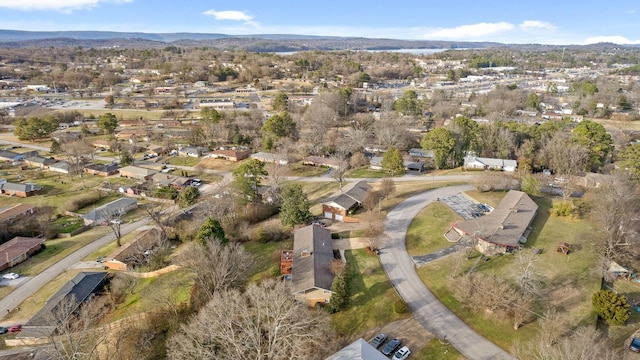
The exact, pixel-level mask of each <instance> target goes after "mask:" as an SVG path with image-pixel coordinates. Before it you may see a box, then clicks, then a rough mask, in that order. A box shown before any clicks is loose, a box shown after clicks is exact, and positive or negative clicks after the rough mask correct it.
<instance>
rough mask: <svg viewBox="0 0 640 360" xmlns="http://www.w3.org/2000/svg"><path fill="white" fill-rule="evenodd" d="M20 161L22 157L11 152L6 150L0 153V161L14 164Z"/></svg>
mask: <svg viewBox="0 0 640 360" xmlns="http://www.w3.org/2000/svg"><path fill="white" fill-rule="evenodd" d="M22 159H24V157H23V156H21V155H20V154H18V153H15V152H13V151H8V150H2V151H0V161H5V162H14V161H18V160H22Z"/></svg>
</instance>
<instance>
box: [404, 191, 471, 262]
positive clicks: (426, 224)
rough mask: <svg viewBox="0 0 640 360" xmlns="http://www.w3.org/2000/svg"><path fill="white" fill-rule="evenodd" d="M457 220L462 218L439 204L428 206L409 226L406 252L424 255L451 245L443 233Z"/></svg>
mask: <svg viewBox="0 0 640 360" xmlns="http://www.w3.org/2000/svg"><path fill="white" fill-rule="evenodd" d="M458 220H462V217H460V215H458V214H456V213H455V212H454V211H453V210H451V208H449V207H448V206H447V205H445V204H443V203H440V202H434V203H431V204H429V205H428V206H427V207H425V208H424V209H422V211H420V212H419V213H418V215H417V216H416V217H415V218H414V219H413V221H412V222H411V225H410V226H409V230H408V231H407V237H406V245H407V251H408V252H409V254H411V255H425V254H430V253H432V252H434V251H437V250H440V249H444V248H446V247H449V246H451V245H453V243H450V242H449V241H447V239H445V238H444V235H443V233H444V231H446V230H447V229H448V228H449V226H450V225H451V224H452V223H454V222H456V221H458ZM442 229H445V230H444V231H443V230H442Z"/></svg>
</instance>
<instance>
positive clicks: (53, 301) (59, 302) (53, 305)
mask: <svg viewBox="0 0 640 360" xmlns="http://www.w3.org/2000/svg"><path fill="white" fill-rule="evenodd" d="M107 274H108V273H107V272H106V271H95V272H94V271H92V272H80V273H78V274H77V275H76V276H74V277H73V279H71V280H69V281H68V282H67V283H66V284H64V285H63V286H62V288H60V290H58V291H57V292H56V293H55V294H53V296H51V297H50V298H49V300H47V302H46V303H45V304H44V306H43V307H42V309H40V311H38V313H36V314H35V315H34V316H33V317H32V318H31V319H30V320H29V321H28V322H27V323H26V324H25V325H24V326H23V327H22V331H21V332H20V335H19V337H21V338H27V337H33V338H38V337H47V336H49V335H51V334H52V333H53V332H55V331H56V329H57V327H58V326H59V325H60V322H63V321H64V320H66V319H67V318H68V317H69V316H70V315H71V314H73V313H74V312H76V311H78V308H79V307H80V306H81V305H82V304H83V303H85V302H88V301H89V300H90V299H91V297H92V296H93V295H94V294H95V293H96V292H98V291H100V289H102V287H103V285H104V283H105V281H106V279H107Z"/></svg>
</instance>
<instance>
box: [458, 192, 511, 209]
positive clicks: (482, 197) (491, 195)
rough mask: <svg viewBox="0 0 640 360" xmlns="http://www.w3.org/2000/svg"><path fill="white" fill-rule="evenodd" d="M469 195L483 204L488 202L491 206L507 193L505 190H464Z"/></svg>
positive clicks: (494, 205)
mask: <svg viewBox="0 0 640 360" xmlns="http://www.w3.org/2000/svg"><path fill="white" fill-rule="evenodd" d="M466 194H467V195H469V197H471V198H473V199H475V200H476V201H478V202H480V203H484V204H489V205H491V206H493V207H496V206H497V205H498V204H499V203H500V201H502V199H503V198H504V196H505V195H507V192H506V191H477V190H472V191H467V192H466Z"/></svg>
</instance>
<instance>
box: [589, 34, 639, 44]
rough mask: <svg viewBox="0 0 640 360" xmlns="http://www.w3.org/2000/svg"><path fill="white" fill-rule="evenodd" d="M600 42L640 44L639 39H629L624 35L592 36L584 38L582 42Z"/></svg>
mask: <svg viewBox="0 0 640 360" xmlns="http://www.w3.org/2000/svg"><path fill="white" fill-rule="evenodd" d="M601 42H609V43H614V44H640V40H629V39H627V38H626V37H624V36H620V35H613V36H593V37H590V38H587V39H585V40H584V44H596V43H601Z"/></svg>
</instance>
